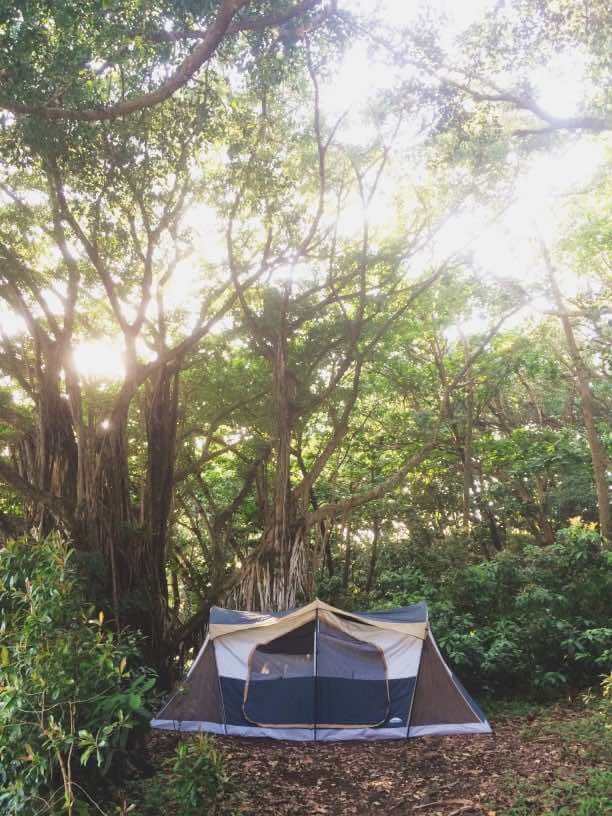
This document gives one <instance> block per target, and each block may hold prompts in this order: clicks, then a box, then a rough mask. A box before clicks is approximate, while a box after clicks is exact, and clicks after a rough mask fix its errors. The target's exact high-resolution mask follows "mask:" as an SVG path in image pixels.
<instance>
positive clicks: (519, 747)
mask: <svg viewBox="0 0 612 816" xmlns="http://www.w3.org/2000/svg"><path fill="white" fill-rule="evenodd" d="M497 709H498V710H497V711H493V712H491V713H490V718H491V722H492V725H493V727H494V732H495V733H494V735H493V736H472V737H457V736H455V737H426V738H421V739H415V740H410V741H407V742H399V741H398V742H395V741H389V742H374V743H335V744H334V743H318V744H312V743H301V744H300V743H283V742H275V741H273V740H248V739H237V738H229V737H218V738H216V740H215V742H216V744H217V746H218V747H219V748H220V750H221V752H222V754H223V756H224V758H225V761H226V765H227V768H228V771H229V772H230V774H231V775H232V776H233V778H234V780H235V784H236V787H237V789H238V790H239V798H238V800H237V802H236V803H235V805H234V807H233V808H232V812H234V813H238V814H242V815H243V816H272V815H273V814H274V816H316V815H317V814H326V815H327V816H354V815H355V814H358V816H361V814H377V813H381V814H383V813H384V814H385V816H406V815H407V814H411V815H412V814H414V816H459V814H461V816H483V814H484V816H532V815H533V816H535V815H536V814H538V816H539V815H540V814H555V816H557V814H558V815H559V816H610V814H612V745H611V740H610V731H609V728H610V725H609V723H607V722H606V714H605V709H604V708H603V707H601V706H600V707H590V708H585V707H584V706H580V707H572V706H569V705H555V706H550V707H547V708H542V707H536V706H529V705H527V704H524V703H523V704H518V705H514V706H506V707H504V706H497ZM608 711H609V709H608ZM177 739H178V738H177V736H176V735H171V734H165V733H161V734H160V733H158V734H155V735H154V736H152V738H151V741H152V743H153V747H154V751H152V753H153V754H154V755H156V756H157V757H159V756H164V755H166V756H167V755H168V754H169V753H171V752H172V751H173V748H174V746H175V745H176V742H177ZM188 739H189V737H188ZM158 778H159V775H158ZM177 816H179V814H177Z"/></svg>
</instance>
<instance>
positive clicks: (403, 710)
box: [151, 600, 491, 741]
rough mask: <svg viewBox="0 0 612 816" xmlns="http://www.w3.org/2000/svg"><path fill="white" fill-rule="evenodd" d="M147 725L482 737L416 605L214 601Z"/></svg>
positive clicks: (263, 732) (482, 722)
mask: <svg viewBox="0 0 612 816" xmlns="http://www.w3.org/2000/svg"><path fill="white" fill-rule="evenodd" d="M151 724H152V726H153V727H154V728H164V729H170V730H176V731H209V732H212V733H214V734H234V735H236V736H246V737H273V738H275V739H286V740H321V741H327V740H350V739H359V740H377V739H406V738H408V737H420V736H425V735H428V734H440V735H441V734H490V733H491V728H490V726H489V723H488V722H487V720H486V718H485V716H484V714H483V713H482V711H481V710H480V708H479V707H478V705H477V704H476V703H475V702H474V700H473V699H472V698H471V697H470V695H469V694H468V693H467V691H466V690H465V689H464V688H463V686H462V685H461V683H460V682H459V680H458V679H457V678H456V677H455V675H454V674H453V673H452V672H451V671H450V669H449V668H448V666H447V665H446V663H445V662H444V659H443V658H442V655H441V654H440V652H439V650H438V647H437V646H436V642H435V640H434V638H433V635H432V634H431V630H430V629H429V625H428V615H427V606H426V605H425V604H424V603H419V604H415V605H414V606H407V607H402V608H399V609H390V610H385V611H383V612H343V611H341V610H340V609H336V608H334V607H333V606H330V605H329V604H326V603H324V602H322V601H319V600H316V601H313V602H312V603H310V604H308V605H307V606H303V607H301V608H299V609H293V610H290V611H288V612H277V613H270V614H261V613H256V612H237V611H234V610H230V609H221V608H220V607H213V609H212V611H211V614H210V623H209V629H208V636H207V638H206V641H205V643H204V645H203V646H202V649H201V650H200V652H199V654H198V656H197V658H196V660H195V661H194V663H193V665H192V666H191V669H190V670H189V673H188V675H187V679H186V681H185V683H184V684H183V685H182V687H181V688H179V691H178V692H177V693H176V694H175V695H174V696H173V697H172V698H171V699H170V700H169V702H168V703H167V704H166V706H165V707H164V708H163V709H162V711H161V712H160V713H159V714H158V716H157V719H154V720H153V721H152V723H151Z"/></svg>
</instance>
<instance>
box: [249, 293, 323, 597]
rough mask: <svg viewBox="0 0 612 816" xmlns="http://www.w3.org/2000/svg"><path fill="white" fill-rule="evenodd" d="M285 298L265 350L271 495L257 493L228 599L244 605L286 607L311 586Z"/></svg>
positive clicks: (304, 594) (286, 298) (310, 589)
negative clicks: (295, 459) (250, 545)
mask: <svg viewBox="0 0 612 816" xmlns="http://www.w3.org/2000/svg"><path fill="white" fill-rule="evenodd" d="M288 299H289V290H288V289H286V290H285V292H284V294H283V298H282V301H281V304H280V315H279V318H278V326H277V329H276V332H275V335H274V348H273V351H272V352H271V353H270V354H268V355H267V359H268V360H269V362H270V363H271V366H272V380H273V388H272V394H273V417H274V420H275V428H274V431H275V440H274V453H275V456H274V468H275V470H274V480H273V485H272V496H271V497H268V496H266V495H264V496H262V497H261V501H262V507H261V510H262V515H263V518H264V531H263V535H262V540H261V543H260V545H259V546H258V547H257V548H256V550H255V552H254V553H252V554H251V556H250V557H249V560H248V562H247V563H246V564H245V565H244V567H243V571H242V577H241V581H240V586H239V587H238V590H237V592H235V593H234V600H235V601H236V602H237V603H241V604H243V605H244V607H245V608H246V609H262V610H283V609H288V608H290V607H292V606H295V605H296V604H297V603H298V600H299V598H300V597H302V596H307V595H309V594H310V592H311V591H312V583H313V575H312V573H313V570H312V569H311V567H312V565H311V563H310V561H311V559H310V558H309V553H307V546H308V543H309V541H308V539H309V536H308V531H307V529H306V526H305V522H304V518H305V510H306V508H305V507H303V506H302V502H301V499H299V498H297V497H296V496H295V495H294V493H293V491H292V484H291V440H292V435H293V431H294V423H295V398H296V381H295V377H294V375H293V373H292V372H291V370H290V369H289V366H288V326H287V304H288Z"/></svg>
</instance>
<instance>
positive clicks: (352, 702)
mask: <svg viewBox="0 0 612 816" xmlns="http://www.w3.org/2000/svg"><path fill="white" fill-rule="evenodd" d="M317 625H318V629H317V654H316V662H317V666H316V723H317V727H320V728H347V727H352V728H372V727H373V726H376V725H380V724H382V723H384V722H385V720H386V719H387V717H388V716H389V707H390V702H389V684H388V680H387V669H386V664H385V659H384V655H383V652H382V650H381V649H380V648H379V647H378V646H376V645H375V644H373V643H368V642H367V641H365V640H360V639H359V638H358V637H353V636H352V635H350V634H348V633H347V632H345V631H343V629H342V628H341V621H337V622H336V623H334V616H333V615H330V614H328V613H321V614H319V616H318V621H317ZM352 628H353V630H358V629H359V628H361V627H359V626H358V625H354V624H353V626H352ZM363 629H364V630H365V629H369V630H370V631H371V628H370V627H367V625H364V626H363ZM356 633H357V632H356Z"/></svg>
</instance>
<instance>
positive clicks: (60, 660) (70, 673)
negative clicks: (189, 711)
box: [0, 537, 155, 816]
mask: <svg viewBox="0 0 612 816" xmlns="http://www.w3.org/2000/svg"><path fill="white" fill-rule="evenodd" d="M132 665H134V666H135V667H136V668H132ZM154 683H155V679H154V677H152V676H151V674H150V673H149V672H147V671H145V670H142V669H140V668H138V652H137V643H136V641H135V639H134V637H133V636H130V635H117V634H115V633H114V632H113V631H111V630H110V628H109V627H108V626H105V625H104V615H103V613H102V612H100V613H97V614H96V613H95V611H94V610H93V609H91V608H88V607H87V605H86V603H85V601H84V599H83V595H82V592H81V586H80V581H79V578H78V576H77V573H76V570H75V569H74V566H73V564H72V561H71V553H70V551H69V550H68V548H67V547H66V546H65V545H64V544H63V543H62V542H61V541H60V540H59V539H57V538H55V537H50V538H49V539H47V540H45V541H41V542H38V541H34V542H33V541H29V540H25V539H23V540H18V541H14V542H11V543H9V544H8V546H7V547H6V548H5V549H4V550H2V551H0V811H1V812H2V813H6V814H17V813H18V814H20V816H25V814H28V813H33V812H36V813H37V814H38V813H44V812H51V813H53V812H68V813H72V812H73V810H74V808H75V803H76V802H77V800H78V798H82V797H81V794H83V796H84V799H83V804H82V805H81V807H80V809H79V813H83V812H86V805H85V804H84V802H85V801H87V800H88V799H89V798H90V794H87V793H84V786H87V788H88V789H89V791H92V790H94V791H95V789H96V786H97V785H98V784H99V783H100V780H101V778H102V777H104V776H105V775H107V774H108V773H109V771H110V769H111V766H112V764H113V760H114V759H115V758H116V757H117V754H118V753H120V752H122V751H124V750H125V748H126V743H127V739H128V735H129V734H130V732H131V731H132V730H133V729H135V728H138V727H143V725H144V723H145V722H147V721H148V719H149V716H150V715H149V712H148V711H147V710H146V708H145V707H146V704H147V698H148V696H149V695H150V693H151V689H152V687H153V685H154Z"/></svg>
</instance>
